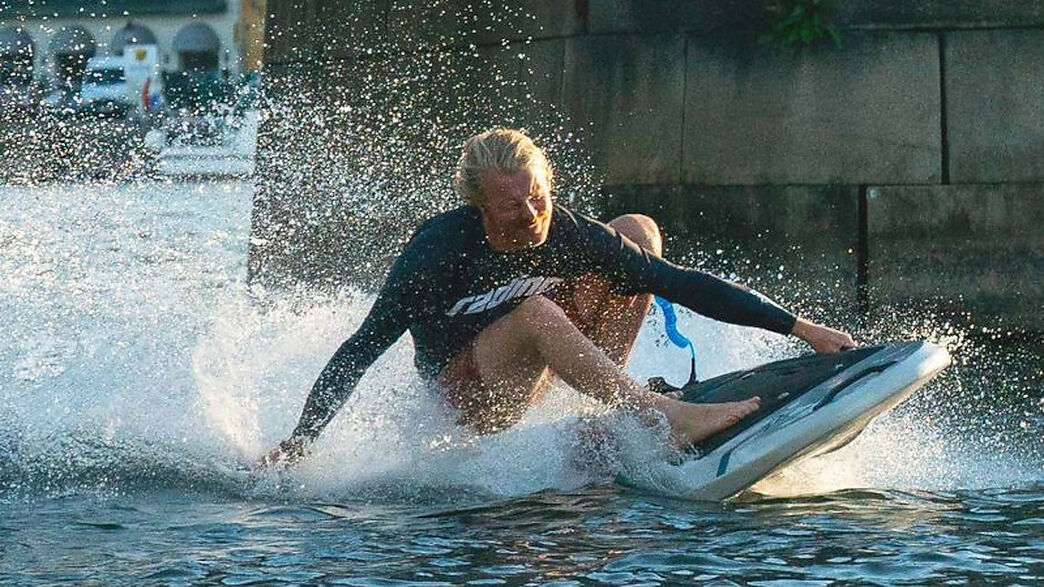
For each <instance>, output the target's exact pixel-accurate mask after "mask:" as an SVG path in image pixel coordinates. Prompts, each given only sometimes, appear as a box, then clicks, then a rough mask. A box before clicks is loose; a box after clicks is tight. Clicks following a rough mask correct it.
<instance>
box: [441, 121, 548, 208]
mask: <svg viewBox="0 0 1044 587" xmlns="http://www.w3.org/2000/svg"><path fill="white" fill-rule="evenodd" d="M490 169H497V170H500V171H507V172H514V171H519V170H521V169H528V170H530V171H531V172H533V173H534V175H535V174H536V173H541V174H542V175H543V176H544V180H545V181H546V182H547V188H548V189H551V179H552V172H551V163H550V162H549V161H548V160H547V156H546V155H545V154H544V152H543V151H542V150H541V149H540V147H537V146H536V145H535V144H534V143H533V140H532V139H530V138H529V137H528V136H526V135H525V133H523V132H522V131H518V130H514V129H510V128H494V129H492V130H487V131H486V132H483V133H479V134H477V135H475V136H473V137H471V138H470V139H468V140H467V141H465V143H464V152H463V153H462V154H461V156H460V161H458V162H457V170H456V171H455V172H454V173H453V187H454V188H456V190H457V193H459V194H460V195H461V196H462V197H463V198H464V199H465V200H467V201H468V202H469V203H471V204H473V205H475V206H478V205H481V204H483V203H484V202H485V200H486V195H485V194H483V193H482V186H481V183H480V181H481V179H482V174H483V173H484V172H486V171H487V170H490Z"/></svg>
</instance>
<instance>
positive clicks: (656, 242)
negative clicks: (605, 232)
mask: <svg viewBox="0 0 1044 587" xmlns="http://www.w3.org/2000/svg"><path fill="white" fill-rule="evenodd" d="M609 226H612V227H613V228H615V229H616V230H617V231H619V232H620V234H622V235H624V236H626V237H627V238H629V239H631V240H632V241H634V242H635V243H637V244H638V246H640V247H642V248H644V249H648V250H649V251H651V252H652V253H653V254H655V255H662V254H663V237H662V236H661V235H660V227H659V226H657V225H656V221H655V220H653V219H652V218H650V217H648V216H646V215H645V214H624V215H623V216H618V217H616V218H615V219H613V221H612V222H610V223H609Z"/></svg>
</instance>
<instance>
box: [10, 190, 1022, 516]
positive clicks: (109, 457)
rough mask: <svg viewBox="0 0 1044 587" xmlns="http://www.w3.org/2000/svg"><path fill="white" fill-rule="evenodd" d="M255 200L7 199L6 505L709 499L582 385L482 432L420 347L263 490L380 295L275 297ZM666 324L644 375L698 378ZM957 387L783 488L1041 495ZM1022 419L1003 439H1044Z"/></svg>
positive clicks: (393, 357)
mask: <svg viewBox="0 0 1044 587" xmlns="http://www.w3.org/2000/svg"><path fill="white" fill-rule="evenodd" d="M250 192H251V189H250V186H249V185H246V184H236V185H231V186H227V185H226V186H222V185H204V186H197V187H192V186H184V185H162V184H147V185H141V186H133V185H132V186H121V187H114V186H55V187H51V188H45V189H40V188H35V189H7V188H5V189H4V190H2V191H0V197H2V198H3V200H4V203H5V205H4V206H3V207H2V212H0V269H2V270H3V272H4V274H5V275H8V276H9V279H6V280H5V281H4V282H3V284H2V285H0V301H2V303H3V307H5V308H8V311H7V312H5V313H4V314H3V315H2V316H0V326H2V327H3V328H4V332H5V333H6V334H7V336H6V343H5V344H4V345H3V346H0V406H3V407H2V408H0V423H2V426H0V431H2V433H0V455H2V457H3V458H0V491H2V492H3V494H4V497H5V498H6V497H12V498H16V497H19V496H21V497H25V496H36V495H60V494H63V493H68V492H84V491H88V492H103V493H108V492H117V493H118V492H124V491H148V490H150V489H151V488H157V487H162V488H170V487H172V486H173V487H180V488H184V489H186V490H196V491H221V492H230V493H232V494H234V495H241V496H254V495H260V496H272V495H278V496H280V497H284V498H288V499H300V500H314V499H322V498H334V499H338V500H344V499H349V498H351V497H353V496H359V495H363V496H367V497H368V498H370V499H376V498H384V499H393V500H398V499H425V500H428V499H447V500H459V499H460V498H461V496H462V495H464V496H467V495H473V496H476V497H477V498H478V497H482V496H517V495H522V494H528V493H532V492H536V491H540V490H544V489H570V488H575V487H579V486H582V485H586V484H590V483H605V482H609V481H611V480H612V479H614V478H615V477H617V476H619V475H623V476H626V477H627V478H628V479H631V480H632V481H634V482H635V483H636V484H638V485H639V486H640V487H642V488H644V489H646V490H649V491H653V492H657V493H663V494H668V495H682V496H684V495H686V493H687V492H690V491H691V489H692V481H691V480H688V479H686V478H685V477H684V475H683V474H681V473H680V471H681V470H682V469H681V468H679V467H675V466H672V465H670V464H668V463H667V459H666V458H665V450H664V448H663V446H664V434H663V431H662V430H650V429H648V428H647V427H644V426H642V425H640V424H639V423H637V422H636V421H634V420H633V419H629V418H627V417H626V416H623V415H621V414H616V413H612V412H607V411H606V410H604V409H602V408H601V407H600V406H598V405H596V404H595V403H593V402H591V401H590V400H587V399H585V398H583V397H581V396H580V395H578V394H577V393H576V392H573V391H571V390H569V389H567V388H564V387H562V386H558V387H556V388H555V389H553V390H552V391H551V392H550V393H548V394H547V395H546V396H545V397H544V398H543V399H542V401H541V402H539V403H538V404H537V405H536V406H534V408H533V409H532V410H530V412H529V413H528V414H527V415H526V417H525V419H524V420H523V422H522V423H520V425H519V426H517V427H516V428H514V429H512V430H510V431H507V432H505V433H502V434H498V435H493V436H488V437H480V438H476V437H474V436H473V435H471V434H469V433H468V432H467V431H466V430H463V429H461V428H459V427H457V426H456V425H455V423H454V421H453V414H451V413H448V412H447V410H446V409H445V408H444V407H442V406H441V405H440V403H439V402H438V401H437V400H436V399H435V398H433V397H432V394H431V393H430V391H429V390H428V389H427V388H425V386H424V384H423V383H422V382H421V381H420V379H419V378H418V376H417V375H416V373H415V372H414V370H413V366H412V345H411V343H410V341H409V338H408V337H405V338H404V339H403V340H402V341H399V343H398V344H397V345H395V346H394V347H393V348H392V349H391V350H390V351H389V352H388V353H386V354H385V356H383V357H382V358H381V359H380V361H378V363H377V364H376V365H375V366H374V367H373V368H371V370H370V371H369V372H368V373H367V375H366V376H365V377H364V379H363V380H362V381H361V383H360V386H359V387H358V389H357V391H356V393H355V394H354V396H353V397H352V398H351V399H350V400H349V402H348V405H347V407H346V409H345V410H344V411H343V412H342V413H341V414H340V415H339V416H338V417H337V418H336V419H335V420H334V421H333V422H332V424H331V425H330V426H329V428H328V429H327V431H326V432H325V433H324V435H323V436H322V437H321V439H320V440H319V441H318V442H317V443H316V445H315V446H314V452H313V455H312V457H311V458H309V459H308V460H306V461H305V462H304V463H302V465H301V466H300V467H299V468H297V469H294V470H291V471H287V472H269V473H265V474H262V475H260V476H259V477H252V476H251V475H250V474H248V473H247V472H245V471H244V470H243V469H244V467H246V466H249V465H250V464H252V463H253V462H254V460H255V459H256V458H257V457H258V456H260V455H261V454H262V453H263V452H264V451H265V450H266V449H268V448H269V447H271V446H272V445H274V444H275V443H276V442H278V441H279V440H280V439H281V438H282V437H283V436H284V435H285V434H286V433H287V432H288V431H289V430H290V429H291V428H292V427H293V425H294V423H295V421H296V418H297V417H298V415H299V414H300V409H301V406H302V404H303V401H304V397H305V395H306V393H307V391H308V388H309V387H310V385H311V383H312V382H313V380H314V378H315V376H316V375H317V373H318V372H319V370H320V369H321V368H322V366H323V364H324V362H325V361H326V359H327V358H328V357H329V355H330V354H331V353H332V352H333V350H334V349H335V348H336V347H337V345H338V344H340V342H341V341H342V340H343V339H344V338H346V337H347V336H348V335H349V334H350V333H351V332H352V331H353V329H354V328H355V327H356V326H357V325H358V324H359V322H360V321H361V320H362V318H363V316H364V315H365V312H366V311H367V309H368V307H369V305H370V304H371V303H372V298H371V297H370V296H368V295H367V294H364V293H361V292H359V291H355V290H345V291H344V292H342V293H341V294H339V295H336V296H333V297H325V298H316V297H315V296H314V295H313V294H310V293H308V292H298V293H296V294H288V295H280V296H274V295H273V294H271V293H270V292H266V291H264V290H262V289H259V288H257V287H250V286H248V285H247V284H246V283H245V281H244V273H245V249H246V242H245V241H246V238H247V236H246V232H247V231H246V226H247V223H248V217H249V209H250V201H249V200H250V199H249V195H250ZM660 320H661V317H660V316H659V315H658V314H653V315H651V316H650V317H649V319H648V321H647V324H646V326H645V327H644V328H643V330H642V331H641V333H640V335H639V341H638V343H637V345H636V347H637V350H636V352H635V355H634V357H633V359H632V362H631V365H630V366H629V370H630V372H631V374H632V375H634V376H635V377H636V378H638V379H644V378H645V377H648V376H652V375H663V376H665V377H666V378H667V379H668V380H670V381H673V382H675V383H680V382H683V381H684V380H685V379H686V378H687V375H688V353H687V351H684V350H681V349H675V348H674V347H672V346H671V345H670V344H669V343H668V342H667V340H666V338H665V337H664V336H663V334H662V329H661V324H660ZM680 327H681V328H682V330H683V331H684V332H685V333H686V334H687V335H689V336H690V337H691V338H693V340H694V342H695V344H696V346H697V349H698V351H699V352H698V355H697V356H698V365H697V369H698V371H699V373H700V374H701V376H702V377H711V376H714V375H717V374H720V373H723V372H726V371H731V370H735V369H740V368H746V367H750V366H753V365H756V364H758V363H761V362H765V361H768V360H774V359H778V358H783V357H786V356H792V355H793V354H795V353H796V352H797V349H796V347H795V346H793V345H792V343H789V342H786V341H784V340H782V339H781V338H780V337H777V336H775V335H772V334H766V333H759V332H757V331H753V330H750V329H745V328H740V327H733V326H727V325H723V324H719V323H716V322H713V321H711V320H708V319H704V318H701V317H699V316H694V315H692V314H690V313H688V312H684V311H682V312H680ZM963 352H965V353H967V351H963ZM969 360H970V361H971V362H972V363H974V362H975V360H974V356H973V357H971V358H970V359H969ZM955 381H956V380H955V379H953V378H948V377H944V378H942V379H941V380H940V383H939V384H937V385H936V386H933V388H931V389H928V390H926V391H925V392H924V393H922V394H920V395H918V396H915V398H914V401H912V402H909V403H908V404H906V405H904V406H903V407H901V408H899V409H898V410H896V411H894V412H892V413H890V414H889V415H887V416H886V417H884V418H882V419H881V420H880V421H878V422H876V423H875V424H874V425H872V426H871V427H870V428H869V429H868V430H867V431H866V432H865V433H864V435H863V436H862V437H861V438H860V439H858V440H857V441H856V442H854V443H852V444H851V445H849V446H848V447H846V448H845V449H843V450H842V451H839V452H837V453H833V454H832V455H829V456H828V457H826V458H824V459H821V460H818V461H813V462H810V463H808V464H807V466H806V467H807V468H805V469H803V470H801V471H800V475H799V476H798V477H796V478H798V479H800V480H801V481H802V484H796V483H794V482H793V479H794V478H795V477H792V478H791V481H789V482H787V483H784V484H783V485H778V484H777V486H776V489H775V490H774V491H776V492H780V493H784V494H786V493H787V492H790V493H808V492H821V491H832V490H837V489H842V488H847V487H875V488H915V489H926V490H946V489H953V488H958V487H989V486H998V485H1005V486H1007V485H1013V484H1014V485H1017V484H1020V483H1029V482H1033V481H1034V480H1039V478H1040V470H1039V463H1040V462H1041V460H1040V459H1039V455H1040V452H1039V444H1038V445H1036V448H1033V447H1031V448H1030V449H1026V450H1022V451H1020V450H1014V449H1011V448H1009V449H1006V450H991V451H988V452H987V451H983V450H981V447H983V446H990V447H994V448H995V447H997V446H1000V447H1004V446H1005V444H1004V443H1003V442H1002V441H1001V440H994V441H990V442H993V444H990V442H986V441H985V440H984V438H985V439H990V438H996V436H997V434H992V433H990V430H991V429H987V430H983V429H981V428H976V426H975V425H974V421H973V420H971V419H970V418H969V417H967V416H965V418H964V420H961V421H960V422H963V425H964V429H960V428H958V427H955V426H954V425H953V420H952V419H951V418H950V417H949V415H948V412H947V411H945V410H943V411H941V410H940V403H939V402H938V401H935V400H938V399H939V398H945V399H947V401H949V402H951V403H952V402H956V401H961V398H962V397H966V396H967V395H968V393H967V392H968V391H971V392H972V394H971V396H972V397H975V396H976V395H977V393H978V392H979V391H983V390H962V389H960V386H959V385H958V384H957V383H956V382H955ZM962 394H963V395H962ZM921 398H923V399H921ZM1025 420H1026V419H1025V418H1024V419H1023V420H1021V421H1025ZM1019 421H1020V420H1019V419H1016V420H1014V421H1006V422H1000V423H997V424H996V428H995V429H992V430H994V431H995V432H997V433H998V434H1002V435H1008V436H1009V437H1010V436H1011V435H1013V434H1032V432H1033V431H1032V429H1031V430H1030V431H1029V432H1024V431H1023V429H1022V428H1021V427H1020V426H1019V425H1018V422H1019ZM592 422H594V423H595V424H597V425H600V426H602V427H603V428H604V427H612V428H615V429H616V430H617V433H616V435H615V438H616V442H613V443H608V444H606V443H597V442H595V443H592V442H589V440H590V438H589V436H585V432H584V431H585V430H589V429H590V428H591V423H592ZM1032 422H1033V421H1032V420H1031V425H1036V426H1038V430H1039V420H1038V421H1036V422H1037V424H1032ZM596 428H597V426H596ZM969 430H970V432H971V434H969ZM984 443H985V444H984ZM1027 451H1028V452H1027ZM1034 458H1036V460H1034Z"/></svg>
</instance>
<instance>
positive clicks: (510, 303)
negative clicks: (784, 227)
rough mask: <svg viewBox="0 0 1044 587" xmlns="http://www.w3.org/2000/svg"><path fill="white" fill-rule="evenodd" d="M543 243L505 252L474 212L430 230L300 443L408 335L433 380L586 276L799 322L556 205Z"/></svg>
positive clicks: (325, 375) (319, 401) (335, 368)
mask: <svg viewBox="0 0 1044 587" xmlns="http://www.w3.org/2000/svg"><path fill="white" fill-rule="evenodd" d="M552 214H553V216H552V219H551V227H550V229H549V233H548V238H547V240H546V241H545V242H544V244H542V245H540V246H537V247H532V248H528V249H523V250H519V251H512V252H499V251H496V250H494V249H493V248H491V247H490V246H489V244H488V242H487V240H486V235H485V232H484V230H483V227H482V219H481V216H480V214H479V211H478V209H477V208H475V207H473V206H464V207H461V208H458V209H456V210H452V211H450V212H446V213H444V214H441V215H439V216H437V217H435V218H432V219H431V220H429V221H427V222H426V223H424V224H423V225H422V226H421V227H420V228H419V229H418V230H417V232H416V233H415V234H414V235H413V237H412V238H411V239H410V241H409V243H408V244H407V245H406V248H405V249H404V250H403V251H402V254H400V255H399V258H398V259H397V261H396V262H395V264H394V266H393V267H392V269H391V272H390V273H389V275H388V278H387V280H386V281H385V283H384V286H383V287H382V288H381V290H380V293H379V294H378V296H377V300H376V301H375V302H374V304H373V307H372V308H371V309H370V313H369V315H367V317H366V319H365V320H364V321H363V323H362V325H361V326H360V327H359V330H358V331H356V332H355V334H354V335H352V337H351V338H349V339H348V340H347V341H345V342H344V344H342V345H341V346H340V348H338V349H337V352H336V353H334V356H333V358H331V359H330V362H329V363H328V364H327V365H326V367H325V368H324V369H323V371H322V373H321V374H320V375H319V378H318V380H317V381H316V383H315V385H314V386H313V387H312V391H311V393H310V394H309V396H308V400H307V401H306V403H305V408H304V412H303V413H302V415H301V420H300V422H299V423H298V425H297V428H296V429H295V430H294V434H293V435H294V436H295V437H303V438H315V436H316V435H318V434H319V432H320V431H321V430H322V429H323V427H325V426H326V424H327V423H328V422H329V421H330V420H331V419H332V418H333V416H334V414H335V413H336V412H337V410H338V409H339V408H340V406H341V405H342V404H343V403H344V401H345V400H346V399H347V398H348V396H349V395H350V394H351V392H352V390H353V389H354V388H355V385H356V383H357V382H358V381H359V379H360V378H361V377H362V375H363V373H364V372H365V371H366V369H367V368H368V367H369V366H370V365H371V364H373V362H374V361H376V360H377V358H378V357H379V356H380V355H381V354H382V353H383V352H384V351H385V350H386V349H387V348H388V347H389V346H391V345H392V343H394V342H395V341H396V340H398V338H399V337H400V336H401V335H402V334H403V333H404V332H405V331H406V330H407V329H409V330H410V333H411V334H412V335H413V341H414V344H415V346H416V366H417V368H418V370H419V371H420V372H421V374H422V375H424V376H426V377H429V378H432V377H435V376H436V375H437V374H438V373H439V372H440V371H441V370H442V369H443V367H445V366H446V365H447V364H448V363H449V361H450V360H451V359H452V358H453V357H455V356H456V355H457V353H458V352H460V351H461V349H463V348H464V347H465V346H467V345H468V344H469V343H470V342H471V341H472V339H473V338H474V337H475V336H476V335H478V333H479V332H481V331H482V330H483V329H485V328H486V327H487V326H489V325H490V324H492V323H493V322H495V321H496V320H497V319H498V318H500V317H502V316H504V315H505V314H507V313H508V312H510V311H511V310H512V309H513V308H515V307H516V306H517V305H518V304H520V303H521V302H522V301H523V300H525V299H526V298H528V297H529V296H532V295H536V294H540V293H544V292H547V291H549V290H551V289H552V288H554V287H555V286H556V285H559V284H561V283H562V282H568V281H570V280H575V279H576V278H578V277H580V276H581V275H584V274H590V273H593V274H597V275H602V276H604V277H606V278H607V279H608V280H609V281H610V282H611V283H612V284H613V286H614V289H615V291H616V292H617V293H619V294H625V295H634V294H639V293H653V294H656V295H658V296H660V297H663V298H666V299H668V300H671V301H672V302H676V303H679V304H681V305H683V306H685V307H687V308H689V309H690V310H693V311H695V312H698V313H700V314H703V315H705V316H708V317H710V318H714V319H717V320H721V321H724V322H730V323H733V324H742V325H746V326H756V327H760V328H764V329H766V330H771V331H774V332H778V333H781V334H789V333H790V331H791V329H792V328H793V326H794V322H795V320H796V318H795V317H794V315H793V314H791V313H790V312H787V311H786V310H784V309H783V308H781V307H780V306H778V305H776V304H775V303H773V302H772V301H771V300H769V299H768V298H766V297H764V296H762V295H761V294H758V293H757V292H754V291H752V290H750V289H747V288H745V287H743V286H740V285H737V284H734V283H730V282H728V281H725V280H722V279H719V278H717V277H714V276H713V275H709V274H707V273H704V272H702V271H697V270H695V269H687V268H684V267H680V266H678V265H674V264H672V263H669V262H667V261H664V260H663V259H661V258H659V257H657V256H655V255H653V254H651V253H649V252H648V251H646V250H644V249H642V248H641V247H639V246H637V245H635V244H634V243H633V242H632V241H630V240H629V239H627V238H625V237H623V236H621V235H620V234H619V233H618V232H617V231H616V230H614V229H613V228H611V227H609V226H607V225H605V224H602V223H601V222H598V221H596V220H593V219H590V218H587V217H586V216H583V215H580V214H576V213H574V212H571V211H569V210H568V209H566V208H564V207H562V206H560V205H555V207H554V210H553V212H552Z"/></svg>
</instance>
